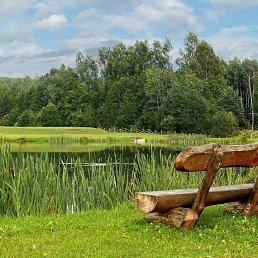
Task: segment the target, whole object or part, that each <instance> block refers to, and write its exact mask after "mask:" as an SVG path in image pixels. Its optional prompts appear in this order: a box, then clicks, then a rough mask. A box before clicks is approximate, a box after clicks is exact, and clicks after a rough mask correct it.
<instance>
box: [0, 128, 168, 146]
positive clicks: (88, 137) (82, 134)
mask: <svg viewBox="0 0 258 258" xmlns="http://www.w3.org/2000/svg"><path fill="white" fill-rule="evenodd" d="M138 137H139V138H144V139H145V140H146V141H152V142H155V141H157V142H159V141H167V140H168V139H169V137H168V135H159V134H152V133H117V132H107V131H105V130H103V129H100V128H91V127H5V126H1V127H0V141H1V140H2V141H9V142H51V143H67V142H68V143H69V142H80V143H87V142H133V141H134V139H136V138H138Z"/></svg>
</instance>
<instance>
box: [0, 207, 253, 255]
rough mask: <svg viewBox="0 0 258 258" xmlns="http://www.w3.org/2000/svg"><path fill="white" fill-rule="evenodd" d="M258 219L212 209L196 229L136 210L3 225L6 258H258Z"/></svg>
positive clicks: (0, 228)
mask: <svg viewBox="0 0 258 258" xmlns="http://www.w3.org/2000/svg"><path fill="white" fill-rule="evenodd" d="M257 228H258V219H257V217H248V218H246V217H242V216H240V215H238V214H235V215H232V214H224V213H223V207H222V206H216V207H215V206H214V207H209V208H206V209H205V211H204V213H203V214H202V216H201V218H200V221H199V222H198V224H197V225H196V226H195V228H193V229H191V230H186V229H174V228H171V227H169V226H168V225H164V224H161V223H147V221H146V219H145V215H143V214H141V213H139V212H138V211H137V210H136V208H135V207H134V205H123V206H120V207H117V208H115V209H112V210H109V211H94V212H93V211H89V212H84V213H79V214H74V215H71V214H69V215H61V216H58V215H51V216H45V217H35V216H33V217H26V218H22V219H12V218H2V219H1V220H0V248H1V257H17V255H19V257H144V258H145V257H162V258H163V257H254V258H255V257H258V245H257V239H258V230H257Z"/></svg>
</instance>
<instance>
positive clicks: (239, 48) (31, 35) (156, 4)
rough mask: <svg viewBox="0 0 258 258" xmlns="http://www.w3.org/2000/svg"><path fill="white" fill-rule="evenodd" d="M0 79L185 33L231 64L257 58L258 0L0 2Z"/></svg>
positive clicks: (176, 41) (179, 39)
mask: <svg viewBox="0 0 258 258" xmlns="http://www.w3.org/2000/svg"><path fill="white" fill-rule="evenodd" d="M0 1H1V6H0V76H27V75H28V76H40V75H43V74H46V73H47V72H49V71H50V69H51V68H59V67H60V66H61V64H65V65H68V66H70V67H75V59H76V54H77V53H78V52H79V51H82V52H83V53H87V54H88V53H96V51H97V49H98V48H100V47H103V46H106V47H107V46H110V47H112V46H114V45H116V44H117V43H119V42H121V41H122V42H124V43H125V44H127V45H130V44H134V42H135V41H136V40H145V39H147V40H148V42H149V43H151V42H152V41H153V40H159V41H161V42H162V41H164V40H165V39H169V40H171V42H172V45H173V50H172V53H171V57H172V61H173V60H175V59H176V57H177V56H178V53H179V49H180V48H183V44H184V38H185V35H186V34H187V32H189V31H191V32H194V33H195V34H196V35H197V36H198V37H199V38H200V39H205V40H206V41H208V43H209V44H211V46H212V47H213V49H214V50H215V52H216V54H217V55H218V56H221V57H223V58H224V59H225V60H226V61H228V60H230V59H233V58H234V57H235V56H237V57H238V58H239V59H241V60H242V59H243V58H251V59H258V16H257V14H258V0H246V1H244V0H196V1H193V0H105V1H104V0H0Z"/></svg>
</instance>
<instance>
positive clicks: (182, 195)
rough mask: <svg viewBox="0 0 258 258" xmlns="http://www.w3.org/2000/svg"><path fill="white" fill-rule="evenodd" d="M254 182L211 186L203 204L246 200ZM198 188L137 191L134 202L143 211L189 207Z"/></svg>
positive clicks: (163, 211) (162, 210)
mask: <svg viewBox="0 0 258 258" xmlns="http://www.w3.org/2000/svg"><path fill="white" fill-rule="evenodd" d="M253 187H254V184H242V185H232V186H218V187H211V188H210V191H209V193H208V195H207V199H206V201H205V206H211V205H215V204H221V203H226V202H234V201H237V200H242V201H246V200H247V199H248V196H249V195H250V193H251V191H252V189H253ZM197 192H198V189H179V190H166V191H150V192H139V193H137V194H136V195H135V203H136V205H137V207H138V209H139V210H140V211H141V212H143V213H150V212H162V213H166V212H168V211H170V210H172V209H174V208H178V207H185V208H190V207H191V206H192V204H193V202H194V199H195V197H196V194H197Z"/></svg>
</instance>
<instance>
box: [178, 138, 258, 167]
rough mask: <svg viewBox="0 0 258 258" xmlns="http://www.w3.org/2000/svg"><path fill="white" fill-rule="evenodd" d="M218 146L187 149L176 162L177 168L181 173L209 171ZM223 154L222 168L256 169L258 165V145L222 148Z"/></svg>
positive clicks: (211, 145)
mask: <svg viewBox="0 0 258 258" xmlns="http://www.w3.org/2000/svg"><path fill="white" fill-rule="evenodd" d="M217 146H218V144H207V145H202V146H197V147H193V148H189V149H185V150H183V151H181V152H180V154H179V155H178V156H177V158H176V160H175V164H174V165H175V168H176V169H177V170H179V171H189V172H191V171H203V170H207V168H208V165H209V163H210V160H211V159H212V155H213V153H214V148H215V147H217ZM220 150H221V151H222V152H223V156H222V159H221V164H220V167H254V166H256V165H258V152H257V150H258V143H252V144H246V145H231V146H230V145H229V146H220Z"/></svg>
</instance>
